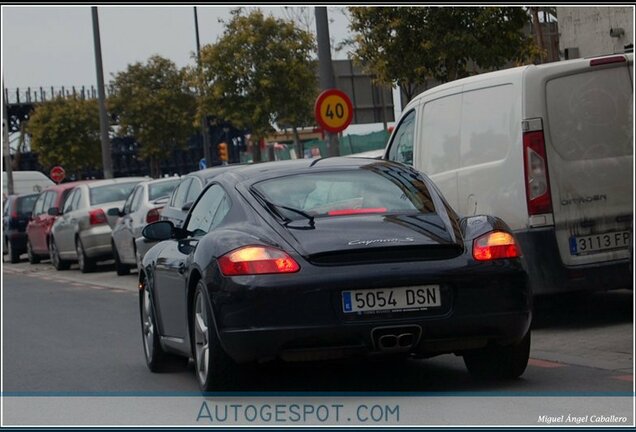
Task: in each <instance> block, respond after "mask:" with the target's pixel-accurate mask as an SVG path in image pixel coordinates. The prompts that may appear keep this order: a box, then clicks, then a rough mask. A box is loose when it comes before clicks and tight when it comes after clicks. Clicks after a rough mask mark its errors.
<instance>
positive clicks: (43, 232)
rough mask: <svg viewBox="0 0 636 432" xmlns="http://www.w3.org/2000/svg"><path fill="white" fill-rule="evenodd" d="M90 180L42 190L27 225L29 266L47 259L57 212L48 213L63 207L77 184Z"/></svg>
mask: <svg viewBox="0 0 636 432" xmlns="http://www.w3.org/2000/svg"><path fill="white" fill-rule="evenodd" d="M87 181H90V180H83V181H76V182H70V183H62V184H59V185H54V186H49V187H48V188H46V189H44V190H43V191H42V193H40V196H39V197H38V200H37V201H36V202H35V205H34V206H33V215H32V216H31V220H30V221H29V224H28V225H27V229H26V231H27V245H26V248H27V254H28V256H29V262H30V263H31V264H37V263H39V262H40V260H41V259H43V258H44V259H47V258H48V257H49V237H50V234H51V227H52V226H53V222H55V219H57V215H58V214H59V211H52V212H51V211H50V210H51V209H52V208H57V209H58V210H59V209H61V208H62V207H63V206H64V201H65V200H66V197H67V196H68V195H69V194H70V192H71V190H73V188H74V187H75V186H77V185H79V184H82V183H86V182H87Z"/></svg>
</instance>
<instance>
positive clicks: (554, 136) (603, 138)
mask: <svg viewBox="0 0 636 432" xmlns="http://www.w3.org/2000/svg"><path fill="white" fill-rule="evenodd" d="M546 90H547V102H548V116H549V124H550V138H551V140H552V145H553V146H554V148H555V150H556V151H557V152H558V153H559V155H560V156H561V157H562V158H563V159H565V160H585V159H600V158H607V157H617V156H626V155H631V154H633V150H632V145H633V139H634V135H633V128H634V124H633V112H632V104H633V97H634V95H633V88H632V84H631V80H630V77H629V69H628V68H627V67H626V66H621V67H615V68H610V69H597V70H592V71H589V72H585V73H579V74H575V75H568V76H564V77H560V78H556V79H553V80H550V81H548V83H547V87H546Z"/></svg>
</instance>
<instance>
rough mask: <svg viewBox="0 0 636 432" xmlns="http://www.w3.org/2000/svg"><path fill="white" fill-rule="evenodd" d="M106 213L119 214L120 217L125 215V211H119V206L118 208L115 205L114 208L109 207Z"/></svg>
mask: <svg viewBox="0 0 636 432" xmlns="http://www.w3.org/2000/svg"><path fill="white" fill-rule="evenodd" d="M106 214H107V215H108V216H117V217H120V216H123V215H124V212H122V211H119V208H117V207H113V208H109V209H108V210H107V211H106Z"/></svg>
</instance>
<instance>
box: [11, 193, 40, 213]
mask: <svg viewBox="0 0 636 432" xmlns="http://www.w3.org/2000/svg"><path fill="white" fill-rule="evenodd" d="M39 196H40V195H38V194H35V195H26V196H21V197H18V202H17V204H18V208H17V209H16V210H17V211H18V213H27V212H31V211H33V205H34V204H35V202H36V201H37V199H38V197H39Z"/></svg>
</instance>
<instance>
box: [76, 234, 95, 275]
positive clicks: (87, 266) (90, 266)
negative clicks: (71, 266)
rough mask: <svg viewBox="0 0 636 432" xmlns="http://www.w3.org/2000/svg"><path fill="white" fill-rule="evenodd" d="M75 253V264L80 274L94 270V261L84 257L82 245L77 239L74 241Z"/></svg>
mask: <svg viewBox="0 0 636 432" xmlns="http://www.w3.org/2000/svg"><path fill="white" fill-rule="evenodd" d="M75 251H76V252H77V263H78V264H79V269H80V271H81V272H82V273H90V272H92V271H93V270H95V260H93V259H91V258H89V257H87V256H86V252H85V251H84V245H83V244H82V240H80V239H79V238H78V239H76V240H75Z"/></svg>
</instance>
